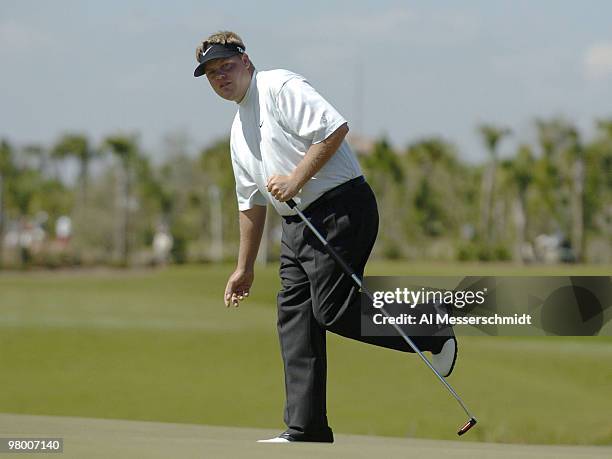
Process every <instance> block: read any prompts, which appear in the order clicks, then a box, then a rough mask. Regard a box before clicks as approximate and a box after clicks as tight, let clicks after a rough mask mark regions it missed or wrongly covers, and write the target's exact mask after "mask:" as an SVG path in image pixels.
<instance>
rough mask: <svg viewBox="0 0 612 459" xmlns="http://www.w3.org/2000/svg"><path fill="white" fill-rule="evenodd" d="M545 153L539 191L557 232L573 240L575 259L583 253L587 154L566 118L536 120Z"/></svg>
mask: <svg viewBox="0 0 612 459" xmlns="http://www.w3.org/2000/svg"><path fill="white" fill-rule="evenodd" d="M536 127H537V130H538V142H539V144H540V148H541V150H542V153H543V155H542V158H541V161H540V167H539V168H538V169H537V171H536V176H537V183H538V188H539V190H540V192H541V194H542V196H543V198H544V201H545V203H546V205H547V206H548V210H549V212H550V213H551V214H552V217H553V219H554V221H555V222H556V226H557V229H560V230H561V232H562V233H563V234H565V235H568V236H570V237H571V241H572V248H573V251H574V256H575V257H576V259H578V260H580V259H581V258H582V255H583V251H584V245H585V240H584V181H585V164H584V154H585V150H584V148H583V145H582V143H581V141H580V135H579V133H578V130H577V129H576V127H575V126H574V125H573V124H572V123H570V122H569V121H567V120H564V119H563V118H553V119H550V120H537V121H536Z"/></svg>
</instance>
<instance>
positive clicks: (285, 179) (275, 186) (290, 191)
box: [266, 175, 300, 202]
mask: <svg viewBox="0 0 612 459" xmlns="http://www.w3.org/2000/svg"><path fill="white" fill-rule="evenodd" d="M266 187H267V188H268V191H269V192H270V194H271V195H272V196H273V197H274V198H275V199H276V200H278V201H280V202H285V201H288V200H289V199H291V198H292V197H294V196H295V195H296V194H298V191H300V188H299V183H298V182H297V180H296V179H295V178H293V176H291V175H273V176H272V177H270V179H269V180H268V184H267V185H266Z"/></svg>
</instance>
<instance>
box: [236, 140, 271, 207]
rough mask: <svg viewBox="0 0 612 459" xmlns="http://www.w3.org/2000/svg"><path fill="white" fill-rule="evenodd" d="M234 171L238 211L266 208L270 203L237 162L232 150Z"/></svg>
mask: <svg viewBox="0 0 612 459" xmlns="http://www.w3.org/2000/svg"><path fill="white" fill-rule="evenodd" d="M232 169H233V170H234V178H235V180H236V198H237V200H238V210H240V211H244V210H249V209H252V208H253V207H255V206H266V205H267V204H268V201H267V200H266V198H265V197H264V196H263V194H261V192H260V191H259V189H258V188H257V184H256V183H255V181H254V180H253V179H252V178H251V176H250V175H249V173H248V172H247V171H246V170H245V169H244V167H242V165H241V164H240V163H239V162H238V161H237V159H236V157H235V155H234V151H233V148H232Z"/></svg>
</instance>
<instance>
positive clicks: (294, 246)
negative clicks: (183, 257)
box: [278, 184, 441, 439]
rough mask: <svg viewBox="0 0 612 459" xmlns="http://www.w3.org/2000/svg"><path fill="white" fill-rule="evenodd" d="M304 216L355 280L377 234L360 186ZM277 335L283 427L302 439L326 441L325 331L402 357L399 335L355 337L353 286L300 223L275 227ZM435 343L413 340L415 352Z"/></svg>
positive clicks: (357, 303)
mask: <svg viewBox="0 0 612 459" xmlns="http://www.w3.org/2000/svg"><path fill="white" fill-rule="evenodd" d="M308 217H309V219H310V221H311V222H312V223H313V225H314V226H315V227H316V228H317V229H318V230H319V232H320V233H321V234H322V235H323V236H324V237H325V239H326V240H327V241H328V242H329V244H330V245H331V246H332V247H334V249H335V250H336V251H337V252H338V253H339V254H340V255H341V256H342V257H343V258H344V259H345V260H346V261H347V263H348V264H349V265H351V267H352V268H353V270H354V271H355V272H356V273H357V275H359V276H360V277H361V276H363V271H364V268H365V265H366V262H367V260H368V257H369V256H370V253H371V251H372V248H373V246H374V242H375V240H376V235H377V233H378V209H377V205H376V199H375V197H374V194H373V192H372V190H371V188H370V187H369V185H367V184H362V185H359V186H358V187H355V188H354V189H352V190H350V191H349V192H345V193H343V194H341V195H340V196H337V197H336V198H334V199H333V200H330V201H326V202H324V203H322V204H321V205H318V206H317V207H316V208H315V209H314V210H313V211H312V212H309V213H308ZM280 261H281V263H280V277H281V291H280V293H279V295H278V333H279V338H280V344H281V352H282V355H283V362H284V370H285V389H286V397H287V399H286V406H285V423H286V424H287V426H288V427H289V432H290V433H291V434H292V435H294V436H296V437H300V436H304V438H306V437H309V438H318V439H323V438H329V436H331V430H330V429H329V427H328V424H327V415H326V399H325V396H326V378H327V357H326V348H325V332H326V330H329V331H331V332H334V333H337V334H339V335H342V336H345V337H348V338H351V339H355V340H358V341H362V342H365V343H369V344H374V345H377V346H383V347H387V348H391V349H396V350H400V351H405V352H412V349H411V348H410V347H409V346H408V344H407V343H406V342H405V341H404V340H403V339H402V338H401V337H400V336H365V337H364V336H361V323H360V319H361V299H360V295H359V291H358V289H357V287H356V286H355V285H354V284H353V282H352V280H351V279H350V278H349V277H348V276H347V275H346V274H345V273H344V272H343V271H342V269H341V268H340V267H339V266H338V265H337V263H336V262H335V261H334V259H333V258H332V257H331V256H329V255H328V254H327V252H326V251H325V249H324V247H323V245H322V244H321V242H320V241H319V240H318V239H317V238H316V236H314V234H312V232H311V231H310V230H309V229H308V227H306V225H305V224H304V223H303V222H301V221H291V222H287V221H284V222H283V238H282V243H281V260H280ZM440 340H441V338H439V337H427V336H418V337H414V341H415V344H416V345H417V346H419V348H420V349H421V350H424V351H426V350H436V349H439V347H440V342H441V341H440Z"/></svg>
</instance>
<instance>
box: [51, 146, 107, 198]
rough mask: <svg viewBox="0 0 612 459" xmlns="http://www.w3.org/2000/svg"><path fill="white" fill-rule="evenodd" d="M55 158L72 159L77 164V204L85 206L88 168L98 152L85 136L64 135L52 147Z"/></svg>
mask: <svg viewBox="0 0 612 459" xmlns="http://www.w3.org/2000/svg"><path fill="white" fill-rule="evenodd" d="M52 155H53V156H54V157H55V158H61V159H65V158H74V159H75V160H76V161H77V162H78V164H79V196H80V199H79V204H80V205H81V206H83V207H85V206H86V205H87V194H88V184H89V167H90V163H91V161H92V160H93V159H94V158H95V157H96V156H97V155H98V151H97V150H96V149H94V148H92V147H91V145H90V144H89V140H88V139H87V137H86V136H84V135H81V134H66V135H64V136H62V137H61V138H60V139H59V141H58V142H57V143H56V144H55V146H54V147H53V153H52Z"/></svg>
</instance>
